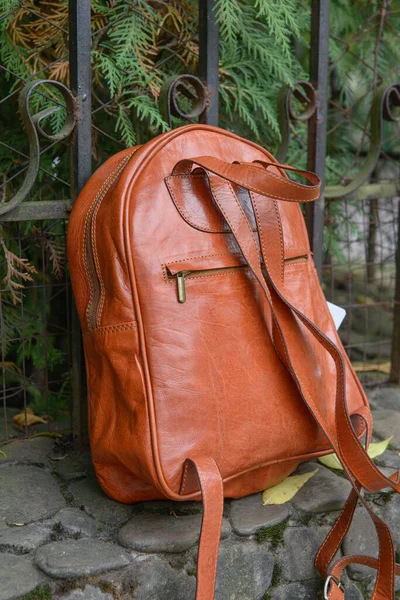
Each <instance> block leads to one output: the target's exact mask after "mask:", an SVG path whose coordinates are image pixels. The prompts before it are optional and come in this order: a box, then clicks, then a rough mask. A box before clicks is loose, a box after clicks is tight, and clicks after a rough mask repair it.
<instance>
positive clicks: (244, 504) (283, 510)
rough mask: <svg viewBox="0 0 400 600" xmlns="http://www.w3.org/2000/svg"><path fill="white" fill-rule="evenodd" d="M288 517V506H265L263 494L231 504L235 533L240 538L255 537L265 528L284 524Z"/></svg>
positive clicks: (253, 495)
mask: <svg viewBox="0 0 400 600" xmlns="http://www.w3.org/2000/svg"><path fill="white" fill-rule="evenodd" d="M288 516H289V509H288V506H287V504H284V505H281V506H272V505H271V506H263V504H262V497H261V494H252V495H251V496H247V497H246V498H240V499H239V500H233V501H232V503H231V522H232V527H233V531H234V532H235V533H236V534H237V535H240V536H249V535H254V534H255V533H257V531H258V530H259V529H261V528H263V527H272V526H273V525H278V524H279V523H282V521H284V520H285V519H286V518H287V517H288Z"/></svg>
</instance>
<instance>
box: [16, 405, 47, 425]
mask: <svg viewBox="0 0 400 600" xmlns="http://www.w3.org/2000/svg"><path fill="white" fill-rule="evenodd" d="M12 420H13V423H15V424H16V425H17V426H18V427H20V428H21V429H23V428H24V427H25V425H27V426H28V427H30V426H31V425H36V424H37V423H47V420H46V419H44V418H43V417H38V416H37V415H35V414H34V412H33V410H32V409H31V408H27V409H26V411H22V412H20V413H18V414H17V415H15V416H14V417H13V419H12Z"/></svg>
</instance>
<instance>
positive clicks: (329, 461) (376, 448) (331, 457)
mask: <svg viewBox="0 0 400 600" xmlns="http://www.w3.org/2000/svg"><path fill="white" fill-rule="evenodd" d="M392 437H393V436H391V437H390V438H387V439H386V440H383V441H382V442H372V443H371V444H370V445H369V447H368V450H367V452H368V456H369V457H370V458H376V457H377V456H380V455H381V454H383V453H384V452H385V450H386V448H387V447H388V445H389V443H390V440H391V439H392ZM318 461H319V462H320V463H322V464H323V465H325V466H326V467H329V468H330V469H337V470H338V471H343V467H342V463H341V462H340V460H339V459H338V457H337V456H336V454H335V453H333V454H327V455H326V456H320V457H319V459H318Z"/></svg>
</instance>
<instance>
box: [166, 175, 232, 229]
mask: <svg viewBox="0 0 400 600" xmlns="http://www.w3.org/2000/svg"><path fill="white" fill-rule="evenodd" d="M171 177H188V176H187V175H171ZM194 177H200V176H199V175H194ZM204 178H205V176H204ZM165 179H169V178H167V177H166V178H165ZM165 184H166V186H167V188H168V189H169V193H170V194H171V196H172V200H173V202H174V204H175V206H176V208H177V209H178V211H179V212H180V214H181V216H182V217H183V218H184V220H185V221H187V222H188V223H189V225H191V226H192V227H194V228H195V229H201V231H205V232H211V233H224V232H225V230H224V229H212V228H211V227H208V228H207V227H206V226H205V225H198V224H197V223H195V222H194V221H192V219H191V217H189V216H188V214H187V212H186V210H185V209H184V208H183V206H182V205H181V204H180V203H179V202H178V200H177V198H176V196H175V194H174V192H173V191H172V188H171V187H170V185H168V181H165Z"/></svg>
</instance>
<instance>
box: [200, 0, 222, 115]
mask: <svg viewBox="0 0 400 600" xmlns="http://www.w3.org/2000/svg"><path fill="white" fill-rule="evenodd" d="M216 9H217V3H216V2H215V0H199V76H200V78H201V79H202V81H204V84H205V86H206V88H207V95H208V97H207V106H206V110H205V111H204V112H203V113H201V115H200V121H201V122H202V123H207V124H208V125H218V122H219V90H218V84H219V28H218V19H217V15H216Z"/></svg>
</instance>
